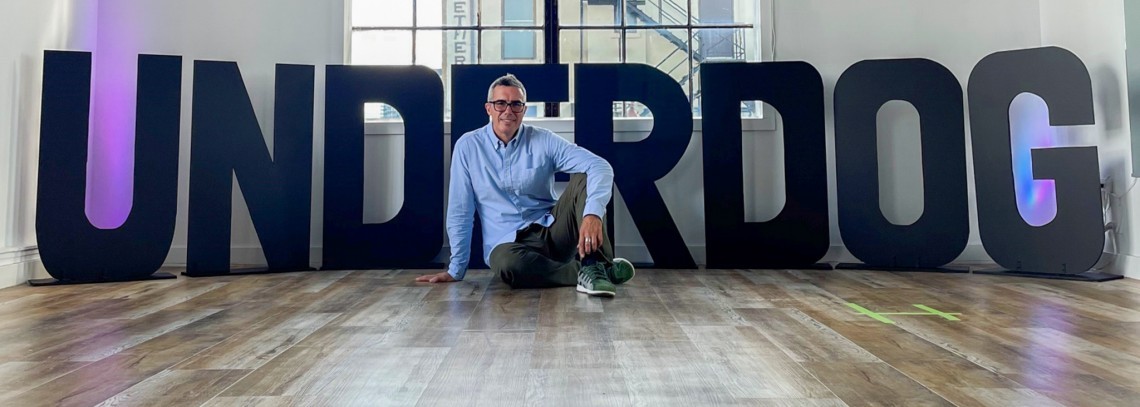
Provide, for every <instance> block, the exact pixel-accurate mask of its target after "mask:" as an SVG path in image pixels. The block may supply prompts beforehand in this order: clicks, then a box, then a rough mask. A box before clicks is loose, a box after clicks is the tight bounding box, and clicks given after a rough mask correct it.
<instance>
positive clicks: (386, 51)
mask: <svg viewBox="0 0 1140 407" xmlns="http://www.w3.org/2000/svg"><path fill="white" fill-rule="evenodd" d="M349 63H350V64H353V65H411V64H412V32H411V31H410V30H399V31H392V30H374V31H353V32H352V57H351V59H350V60H349Z"/></svg>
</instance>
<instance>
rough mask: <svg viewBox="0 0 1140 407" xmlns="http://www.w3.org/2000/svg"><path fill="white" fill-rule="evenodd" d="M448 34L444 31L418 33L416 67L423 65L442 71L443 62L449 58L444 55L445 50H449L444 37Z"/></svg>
mask: <svg viewBox="0 0 1140 407" xmlns="http://www.w3.org/2000/svg"><path fill="white" fill-rule="evenodd" d="M456 33H458V31H457V32H456ZM447 34H448V32H444V31H442V30H418V31H416V65H423V66H426V67H428V68H431V69H435V70H437V71H440V70H442V69H443V61H444V60H445V59H446V57H447V56H446V55H445V54H444V50H446V49H447V48H446V47H447V44H446V43H445V42H444V37H445V36H446V35H447ZM452 34H454V33H452Z"/></svg>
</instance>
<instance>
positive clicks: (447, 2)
mask: <svg viewBox="0 0 1140 407" xmlns="http://www.w3.org/2000/svg"><path fill="white" fill-rule="evenodd" d="M420 1H421V2H422V1H441V2H442V3H443V8H442V10H443V16H444V18H443V24H444V25H446V26H448V27H455V26H474V25H475V24H476V21H475V11H476V10H478V8H477V7H478V3H476V1H477V0H420Z"/></svg>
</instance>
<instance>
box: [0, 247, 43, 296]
mask: <svg viewBox="0 0 1140 407" xmlns="http://www.w3.org/2000/svg"><path fill="white" fill-rule="evenodd" d="M49 277H51V276H50V275H48V273H47V270H44V265H43V263H42V262H40V252H39V249H38V248H36V246H28V247H12V248H5V249H0V288H5V287H12V286H16V285H20V284H24V283H27V282H28V280H30V279H33V278H49Z"/></svg>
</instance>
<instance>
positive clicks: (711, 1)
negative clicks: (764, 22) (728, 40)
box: [649, 0, 760, 27]
mask: <svg viewBox="0 0 1140 407" xmlns="http://www.w3.org/2000/svg"><path fill="white" fill-rule="evenodd" d="M649 1H650V2H653V1H657V0H649ZM662 1H665V2H669V1H670V0H662ZM672 1H673V2H678V1H679V0H672ZM686 1H687V0H686ZM692 14H693V24H733V23H743V24H752V26H753V27H759V24H760V2H759V0H693V12H692Z"/></svg>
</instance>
